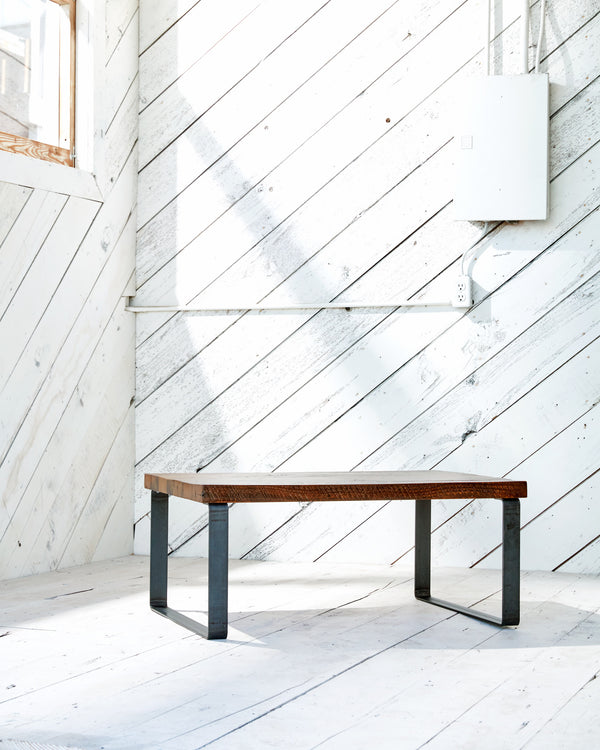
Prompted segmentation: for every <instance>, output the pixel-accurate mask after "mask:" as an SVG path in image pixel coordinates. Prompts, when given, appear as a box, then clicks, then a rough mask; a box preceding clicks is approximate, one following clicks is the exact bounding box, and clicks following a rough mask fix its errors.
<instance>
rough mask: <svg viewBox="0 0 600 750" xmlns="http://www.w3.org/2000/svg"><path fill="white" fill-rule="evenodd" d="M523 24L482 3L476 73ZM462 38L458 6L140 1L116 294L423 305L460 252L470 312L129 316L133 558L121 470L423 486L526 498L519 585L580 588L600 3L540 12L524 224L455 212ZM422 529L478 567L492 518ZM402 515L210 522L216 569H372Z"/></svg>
mask: <svg viewBox="0 0 600 750" xmlns="http://www.w3.org/2000/svg"><path fill="white" fill-rule="evenodd" d="M539 6H540V3H539V2H534V3H532V39H535V38H536V37H537V28H538V23H539ZM520 8H521V3H520V2H518V1H517V0H498V1H497V2H496V4H495V7H494V12H493V30H494V34H493V36H494V43H493V48H492V62H493V68H494V72H496V73H500V72H502V73H505V74H509V73H516V72H519V64H520V61H519V54H518V49H519V24H518V17H519V13H520ZM483 23H484V3H482V2H480V0H466V1H465V2H459V0H424V1H423V2H420V3H403V2H401V1H400V0H397V2H392V0H373V2H369V3H364V2H358V0H357V1H356V2H355V1H354V0H352V1H351V2H349V1H348V0H329V1H328V2H324V0H306V1H305V2H302V3H281V2H277V0H263V1H262V2H261V1H259V0H251V1H250V0H236V1H235V2H230V3H227V4H223V3H220V2H218V0H202V2H195V3H194V2H193V1H192V0H189V1H188V2H186V3H177V2H175V0H171V1H170V2H167V3H156V2H152V1H151V0H142V1H141V3H140V40H141V42H140V101H141V107H140V109H141V111H140V120H139V128H140V129H139V133H140V144H139V147H140V172H139V182H138V191H139V193H138V197H139V212H138V244H137V295H136V300H135V303H136V304H138V305H160V304H174V303H181V304H187V303H191V302H196V303H202V304H214V305H219V306H226V305H227V304H243V303H249V304H254V303H257V302H263V301H264V302H268V303H286V302H306V301H312V300H315V301H326V300H336V301H352V300H355V301H358V300H369V301H371V300H372V301H374V302H377V301H382V302H385V301H388V300H390V299H394V298H395V299H402V298H405V297H406V296H409V295H417V297H418V298H421V297H427V298H430V299H434V300H436V299H437V300H439V299H442V300H444V299H448V297H449V293H450V289H451V285H452V283H453V280H454V279H455V278H456V276H457V274H458V273H459V266H460V257H461V255H462V253H463V252H464V251H465V250H467V249H468V248H469V247H471V246H472V245H473V244H474V243H476V251H475V252H474V254H473V256H472V259H471V261H470V264H469V268H470V272H471V274H472V277H473V279H474V293H475V304H474V306H473V308H472V309H471V310H469V311H467V312H465V311H459V310H448V309H446V310H441V311H440V310H433V309H427V310H419V311H416V312H415V311H407V310H400V311H395V312H391V311H382V310H374V309H371V310H363V311H359V310H351V311H345V310H339V311H334V310H328V311H321V312H297V313H272V312H271V313H269V312H262V313H247V314H245V315H241V314H238V315H205V314H196V315H193V314H187V315H175V316H173V315H166V314H157V313H151V314H139V315H138V316H137V355H136V361H137V385H136V391H137V406H136V440H137V478H136V493H137V499H136V512H135V515H136V544H135V548H136V550H137V551H139V552H144V551H147V544H148V531H149V519H148V510H149V498H148V497H147V493H145V492H144V490H143V489H142V487H143V482H142V474H143V472H144V471H151V470H155V471H158V470H162V471H169V470H171V471H194V470H196V469H197V468H198V467H202V468H203V469H206V470H207V471H218V470H240V471H245V470H274V471H279V470H281V471H285V470H292V469H293V470H300V469H303V470H318V469H326V468H329V469H340V470H351V469H357V470H360V469H364V470H366V469H416V468H427V469H429V468H445V469H456V470H464V471H471V472H476V473H488V474H496V475H507V476H514V477H519V478H525V479H527V480H528V482H529V487H530V497H529V499H528V500H527V501H525V502H524V504H523V524H524V528H523V567H525V568H543V569H556V568H560V569H561V570H576V571H587V572H594V573H599V572H600V536H599V535H600V506H599V505H598V503H597V502H595V501H596V487H597V484H598V475H597V471H598V468H599V461H598V455H600V454H599V451H598V448H599V443H600V429H599V426H598V420H599V416H598V407H597V405H596V404H597V402H598V398H599V396H600V382H599V380H598V377H597V371H598V356H599V355H600V342H599V340H598V336H599V335H600V317H599V316H598V285H599V283H600V276H599V275H598V272H599V271H600V252H599V251H600V248H599V247H598V244H599V243H598V236H599V230H600V213H599V212H598V206H599V204H600V186H599V184H598V171H597V170H598V162H599V159H600V138H599V134H600V126H599V119H600V118H599V112H600V108H599V107H598V103H599V100H600V79H599V74H600V7H599V6H598V2H597V0H568V1H566V2H564V1H561V2H558V0H548V2H547V22H546V38H545V42H544V46H543V49H542V55H541V57H542V65H541V70H542V72H548V73H549V75H550V81H551V102H550V107H551V115H552V117H551V180H552V182H551V212H550V216H549V219H548V220H547V221H543V222H520V223H518V224H506V223H502V224H492V225H489V226H487V227H484V226H483V225H481V224H471V223H468V222H455V221H453V219H452V205H451V203H452V197H453V187H452V183H453V180H452V159H453V146H454V144H453V142H452V135H453V130H452V121H453V116H452V107H453V104H454V102H455V100H456V93H457V88H458V86H459V85H460V84H461V82H462V81H463V80H465V79H466V78H468V77H471V76H477V75H481V73H482V65H483V64H484V53H483V50H482V38H483V34H482V29H483ZM534 51H535V50H534V47H533V42H532V47H531V50H530V53H531V60H532V61H533V58H534ZM435 513H436V516H435V520H436V526H437V527H438V528H437V531H436V533H435V534H434V539H435V544H436V555H437V560H438V561H439V562H442V563H445V564H452V563H457V564H461V565H462V564H470V565H474V564H482V565H497V564H498V559H497V547H498V542H499V540H498V538H497V536H496V532H497V523H496V522H495V521H496V520H497V518H496V517H494V509H493V508H490V507H489V505H483V506H481V505H480V504H479V503H469V504H467V505H466V506H465V507H464V508H461V507H460V506H459V505H458V504H456V503H454V504H453V503H441V502H440V503H439V504H438V505H437V506H436V509H435ZM411 514H412V508H411V504H402V503H391V504H385V503H380V504H375V503H365V504H351V505H343V506H340V505H338V504H335V505H332V504H315V505H308V506H306V507H304V506H301V505H297V506H296V505H295V506H292V505H289V504H286V505H280V506H277V505H275V506H273V505H266V506H255V507H249V506H244V505H240V506H235V508H234V509H233V510H232V514H231V552H232V554H233V555H234V556H239V557H243V556H249V557H256V558H271V559H293V560H295V559H301V560H315V559H320V558H324V559H330V560H356V561H377V562H389V563H392V562H395V561H397V560H401V559H402V558H403V557H404V556H405V555H408V554H410V550H411V544H412V542H411V537H412V516H411ZM170 542H171V546H172V549H173V550H174V552H175V553H176V554H185V555H197V554H204V553H205V551H206V543H207V540H206V525H205V517H204V515H203V509H202V508H199V507H197V506H195V504H192V503H189V504H186V503H185V502H182V503H181V504H177V505H175V504H173V513H172V519H171V532H170Z"/></svg>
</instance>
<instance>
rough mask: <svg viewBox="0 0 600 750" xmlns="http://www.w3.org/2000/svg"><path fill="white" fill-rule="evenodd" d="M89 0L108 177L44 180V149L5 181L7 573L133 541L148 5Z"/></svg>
mask: <svg viewBox="0 0 600 750" xmlns="http://www.w3.org/2000/svg"><path fill="white" fill-rule="evenodd" d="M88 5H89V7H90V8H92V7H93V8H94V14H93V15H92V24H96V23H99V21H98V20H97V19H98V18H100V19H103V20H102V23H101V27H100V29H99V35H100V37H99V38H100V39H101V40H102V42H101V49H100V51H99V52H98V50H96V52H95V54H97V55H98V58H99V73H98V75H99V76H100V78H99V79H97V80H96V81H95V85H96V86H98V87H100V88H101V89H104V90H105V92H106V94H105V96H104V100H103V107H102V111H101V112H100V114H99V119H100V122H99V125H100V128H99V132H100V129H101V131H102V149H103V152H104V158H103V160H102V163H96V164H95V165H94V168H95V169H97V170H98V173H102V174H104V175H105V181H106V186H107V187H106V188H105V189H104V191H103V193H102V197H101V198H100V197H99V198H98V199H91V198H84V197H78V196H77V195H76V194H70V193H69V192H63V191H61V192H55V191H53V190H45V189H41V188H40V187H35V186H34V187H32V186H31V181H30V178H31V177H32V175H33V177H34V180H33V181H34V182H35V180H36V179H37V178H36V177H35V175H36V174H37V173H40V174H45V170H44V166H45V165H43V164H42V163H38V162H35V160H26V162H27V163H26V164H25V162H23V164H24V167H23V180H24V183H23V185H20V184H15V182H11V183H8V182H0V206H1V211H0V242H1V245H0V290H1V293H0V300H1V301H0V351H1V352H2V354H1V358H0V401H1V408H0V434H1V439H0V495H1V504H0V540H1V541H0V578H10V577H16V576H21V575H28V574H31V573H36V572H40V571H46V570H52V569H55V568H57V567H65V566H68V565H75V564H81V563H85V562H89V561H92V560H99V559H106V558H109V557H115V556H117V555H123V554H127V553H129V552H131V549H132V533H131V532H132V523H133V518H132V492H133V463H134V455H133V438H134V420H133V416H134V415H133V411H134V410H133V406H132V403H133V394H134V336H135V331H134V322H133V320H132V316H131V314H130V313H126V312H125V299H124V298H123V296H122V295H123V294H125V293H126V291H127V287H128V284H129V285H130V284H131V283H132V281H133V276H134V262H135V231H136V217H135V197H136V189H137V184H136V183H137V100H138V91H137V57H138V53H137V50H138V44H137V37H138V9H137V2H122V1H121V0H109V2H106V3H104V4H103V6H102V5H101V4H100V3H96V4H95V5H93V4H88ZM100 10H102V12H101V13H100ZM79 38H80V40H81V41H82V44H81V46H80V48H79V51H80V53H81V55H86V54H88V52H86V49H85V34H83V32H82V33H81V34H80V36H79ZM125 60H131V61H132V62H133V67H131V66H129V67H126V66H125V65H124V64H123V63H124V61H125ZM81 85H83V84H81ZM74 174H75V177H73V182H74V184H75V182H76V178H77V177H78V176H80V177H82V175H81V174H79V175H77V173H74ZM1 177H2V175H1V174H0V179H1ZM88 177H89V175H88ZM16 182H17V183H18V180H17V181H16Z"/></svg>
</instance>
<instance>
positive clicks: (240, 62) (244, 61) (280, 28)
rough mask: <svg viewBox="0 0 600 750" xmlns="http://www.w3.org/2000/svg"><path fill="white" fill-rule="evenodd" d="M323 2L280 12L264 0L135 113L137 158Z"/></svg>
mask: <svg viewBox="0 0 600 750" xmlns="http://www.w3.org/2000/svg"><path fill="white" fill-rule="evenodd" d="M323 5H325V3H324V2H323V0H309V2H305V3H303V4H302V5H301V6H297V5H294V6H292V7H288V6H286V8H285V12H284V10H283V8H282V6H281V3H278V2H276V0H264V2H262V3H261V4H260V5H259V6H258V7H257V8H256V10H255V11H254V12H253V13H251V14H250V15H249V16H247V17H246V18H245V19H244V20H243V21H242V22H241V23H240V24H239V25H238V26H236V27H235V28H234V29H232V30H231V32H230V33H229V34H227V36H226V37H224V38H223V39H222V40H221V42H220V43H219V44H217V45H216V46H215V47H213V48H212V49H211V50H210V51H209V52H208V53H207V54H206V55H204V56H203V57H202V58H200V60H198V62H197V63H195V64H194V65H193V66H192V67H191V68H189V69H188V70H187V71H186V72H185V73H184V74H183V75H182V76H181V77H180V78H179V79H178V80H177V84H176V85H173V86H170V87H169V88H168V89H167V90H166V91H165V92H164V93H163V94H162V95H161V96H160V97H159V98H158V99H155V100H154V102H153V103H152V104H151V105H150V106H149V107H148V108H147V109H145V110H144V111H143V112H142V113H141V114H140V164H141V165H142V166H144V165H145V164H147V163H148V162H149V161H151V159H152V158H154V157H155V156H156V155H157V154H158V153H160V152H161V151H162V149H163V148H165V147H166V146H168V145H169V143H171V141H172V140H174V139H175V138H177V137H178V136H179V135H180V134H181V133H182V132H183V131H184V130H185V128H187V127H188V126H189V125H191V124H192V122H194V121H195V120H196V119H197V118H198V117H199V116H200V115H201V114H202V113H203V112H205V111H206V110H207V109H208V108H209V107H210V106H211V105H212V104H214V103H215V101H217V100H218V99H220V98H221V96H223V95H224V94H226V93H227V91H229V89H230V88H231V87H232V86H235V84H236V83H237V82H238V81H240V80H241V79H242V78H243V77H244V76H245V75H247V74H248V72H249V71H250V70H252V68H254V67H255V66H256V65H258V64H259V63H260V62H261V61H262V60H263V59H264V58H265V57H266V56H267V55H268V54H269V53H271V52H272V51H273V50H274V49H276V48H277V47H278V46H279V45H280V44H281V43H282V42H283V41H284V40H285V39H286V38H287V37H288V36H289V35H290V34H292V33H293V32H294V31H295V30H296V29H297V28H298V26H300V25H301V24H302V23H304V22H305V21H306V20H307V18H309V17H310V16H311V15H312V14H313V13H315V12H316V11H318V10H319V8H320V7H322V6H323ZM142 96H144V92H143V91H142Z"/></svg>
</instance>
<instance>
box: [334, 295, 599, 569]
mask: <svg viewBox="0 0 600 750" xmlns="http://www.w3.org/2000/svg"><path fill="white" fill-rule="evenodd" d="M574 303H575V300H574V299H573V298H572V297H571V298H569V299H568V300H567V301H566V302H565V303H563V304H562V305H560V306H559V307H558V308H556V310H555V311H553V312H552V313H550V314H549V315H548V316H547V320H546V319H545V320H544V321H542V322H541V324H540V325H537V326H534V327H533V328H532V329H530V330H529V331H528V332H526V333H525V334H524V335H523V336H522V337H520V339H517V340H516V341H514V342H512V343H511V344H510V346H509V347H508V348H507V350H506V352H505V353H504V355H503V356H501V357H498V358H495V359H496V361H494V360H492V362H490V363H489V365H486V366H484V367H483V368H482V369H481V370H480V371H478V372H477V373H476V375H475V376H473V377H471V378H468V379H467V380H466V381H464V382H463V383H461V384H460V385H459V386H458V387H457V388H456V389H454V391H453V392H452V393H451V394H449V395H448V396H447V397H445V398H444V399H443V400H441V401H440V402H439V403H438V404H436V405H435V406H434V407H433V408H432V409H430V410H428V411H427V412H425V413H424V414H423V415H422V416H420V417H419V418H418V419H416V420H415V421H414V422H413V423H411V425H409V426H408V427H407V428H405V429H404V430H402V432H401V433H399V435H398V436H397V437H395V438H394V439H393V440H392V441H391V442H390V443H389V444H388V445H387V446H385V448H384V449H383V450H380V451H378V452H377V453H375V454H374V455H373V457H372V458H371V459H369V460H368V461H366V462H365V463H364V468H365V469H366V470H369V469H375V468H377V469H383V468H385V467H388V468H394V469H396V468H405V467H407V468H408V467H416V466H423V467H426V468H439V469H444V470H448V471H453V470H457V469H458V468H460V469H461V470H463V471H472V472H473V473H481V474H488V475H490V476H503V475H504V474H506V473H507V472H508V471H510V470H511V469H512V468H513V467H514V466H515V465H517V464H518V463H520V462H521V460H522V459H523V457H525V456H528V455H531V454H532V453H533V452H534V451H535V450H537V449H538V448H539V446H540V445H542V444H543V443H545V442H546V441H548V440H550V439H551V438H552V437H554V436H555V435H556V434H558V432H559V431H561V430H562V429H564V428H565V427H566V426H567V425H568V424H569V423H570V422H571V421H573V419H576V418H577V417H579V416H580V415H581V414H582V413H583V412H585V411H587V409H589V408H590V405H591V403H593V402H594V400H595V398H597V394H596V391H597V383H596V382H595V378H594V374H593V362H594V361H596V360H597V357H598V356H599V350H600V342H598V340H596V341H595V342H593V343H592V344H591V345H590V346H589V347H586V348H584V349H582V350H581V351H580V352H579V353H578V354H576V356H574V357H573V356H572V355H573V349H574V347H577V346H578V345H580V344H578V339H579V337H577V336H574V335H572V333H571V332H572V331H575V330H579V329H581V328H584V327H586V320H585V319H583V318H582V317H581V316H582V315H585V314H586V310H585V308H579V309H578V308H575V304H574ZM569 308H570V309H569ZM574 315H575V317H573V316H574ZM587 319H588V320H589V322H590V323H592V324H593V320H594V312H593V306H591V307H588V308H587ZM559 322H560V325H559ZM563 326H564V328H563ZM559 332H564V334H565V335H561V333H559ZM569 357H572V358H571V359H569ZM565 359H566V360H567V361H566V363H565V364H564V365H563V366H562V367H560V368H559V369H558V370H557V371H556V372H554V373H552V369H553V368H554V367H556V364H557V363H558V362H561V361H563V360H565ZM542 363H543V364H542ZM549 371H550V373H551V374H550V375H549V376H548V377H547V378H546V379H545V380H542V381H541V382H540V383H539V384H536V383H537V381H538V379H540V378H544V377H545V376H546V375H548V372H549ZM530 388H531V390H529V389H530ZM524 390H525V391H528V392H527V393H526V394H525V395H524V396H523V395H522V392H523V391H524ZM557 403H560V409H559V408H557V407H555V406H553V407H552V408H551V409H549V408H548V404H552V405H555V404H557ZM507 406H508V408H506V407H507ZM502 409H505V411H502ZM474 414H476V415H477V420H476V424H474V423H473V422H472V423H471V427H472V428H474V431H473V432H469V434H468V436H466V431H467V426H468V425H469V422H470V421H471V419H472V416H473V415H474ZM431 425H435V426H436V432H437V434H438V435H439V437H438V438H437V439H436V440H435V441H432V440H431ZM440 459H441V461H440ZM525 502H527V501H525ZM456 511H457V506H456V503H447V502H444V501H439V502H437V503H435V504H434V506H433V509H432V514H433V515H432V517H433V525H434V527H438V526H440V525H441V524H443V523H444V522H445V521H446V520H447V519H448V518H449V517H450V516H451V515H453V514H454V513H455V512H456ZM396 515H397V511H395V510H394V509H393V508H392V507H388V506H386V507H384V508H383V509H382V510H381V511H380V512H378V513H376V514H375V515H372V516H371V517H366V516H365V517H363V518H362V519H360V518H359V519H358V520H359V521H361V522H362V524H361V525H360V526H358V525H357V528H356V529H355V530H354V531H353V532H352V533H351V534H349V535H348V536H347V537H346V538H344V539H342V540H341V541H340V542H339V543H338V544H336V545H335V546H334V547H333V548H331V549H330V550H329V551H328V552H327V553H326V555H325V559H331V560H344V559H352V558H353V556H357V555H360V553H361V551H362V555H363V559H364V555H365V552H364V550H367V549H369V547H368V546H366V545H367V540H368V539H378V540H382V541H381V543H380V544H379V545H378V548H377V549H376V550H373V552H372V553H371V554H372V555H373V562H375V561H378V562H384V561H385V562H392V561H394V560H395V559H398V558H401V557H402V555H405V556H406V557H410V555H411V552H410V550H411V549H412V546H413V539H412V532H411V529H412V523H411V525H410V526H409V527H408V528H407V527H403V526H401V525H400V524H399V523H397V522H396V521H395V520H394V517H395V516H396ZM392 524H393V529H394V535H393V538H392V539H389V537H390V535H389V533H388V532H386V529H389V527H390V525H392ZM495 531H496V529H494V528H492V529H491V532H489V534H493V533H495ZM489 534H486V536H487V535H489ZM469 536H470V530H469V526H468V525H466V527H465V533H464V535H463V538H468V537H469ZM387 539H389V543H387V542H386V541H384V540H387ZM356 559H358V558H356ZM528 567H530V566H528ZM536 567H537V566H536Z"/></svg>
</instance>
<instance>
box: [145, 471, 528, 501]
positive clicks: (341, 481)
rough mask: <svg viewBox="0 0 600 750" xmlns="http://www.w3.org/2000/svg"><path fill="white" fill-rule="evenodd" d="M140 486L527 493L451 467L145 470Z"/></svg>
mask: <svg viewBox="0 0 600 750" xmlns="http://www.w3.org/2000/svg"><path fill="white" fill-rule="evenodd" d="M144 486H145V487H146V489H148V490H154V491H156V492H162V493H164V494H166V495H175V496H176V497H183V498H186V499H188V500H194V501H196V502H200V503H257V502H312V501H323V500H412V499H423V500H425V499H428V498H429V499H433V498H437V499H454V498H474V497H490V498H522V497H527V482H522V481H515V480H511V479H502V478H498V477H485V476H479V475H477V474H460V473H458V472H452V471H335V472H294V473H284V472H281V473H278V472H276V473H259V472H256V473H247V474H242V473H227V474H208V473H202V472H201V473H199V474H146V475H145V477H144Z"/></svg>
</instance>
